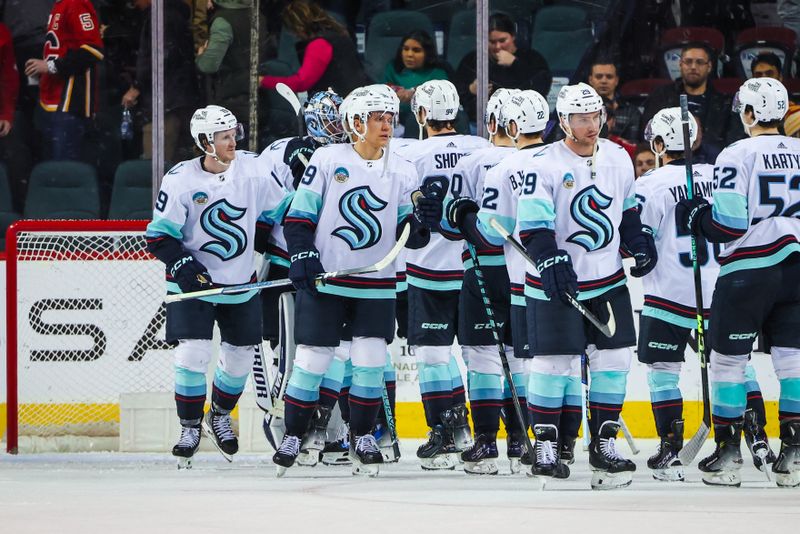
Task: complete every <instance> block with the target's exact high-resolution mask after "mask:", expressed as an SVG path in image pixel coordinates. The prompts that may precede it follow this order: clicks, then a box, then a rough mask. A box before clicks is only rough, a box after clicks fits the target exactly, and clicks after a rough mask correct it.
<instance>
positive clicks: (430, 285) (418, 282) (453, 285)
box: [406, 273, 462, 291]
mask: <svg viewBox="0 0 800 534" xmlns="http://www.w3.org/2000/svg"><path fill="white" fill-rule="evenodd" d="M406 282H407V283H408V285H411V286H414V287H419V288H422V289H429V290H431V291H460V290H461V284H462V280H447V281H444V282H436V281H433V280H423V279H422V278H416V277H415V276H412V275H410V274H407V273H406Z"/></svg>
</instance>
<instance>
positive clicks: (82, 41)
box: [39, 0, 103, 117]
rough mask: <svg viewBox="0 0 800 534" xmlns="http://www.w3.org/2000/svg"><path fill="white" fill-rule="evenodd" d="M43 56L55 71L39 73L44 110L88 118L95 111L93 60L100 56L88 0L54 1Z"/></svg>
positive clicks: (97, 27)
mask: <svg viewBox="0 0 800 534" xmlns="http://www.w3.org/2000/svg"><path fill="white" fill-rule="evenodd" d="M44 59H45V60H47V61H49V60H51V59H52V60H54V61H55V65H56V73H55V74H50V73H49V72H48V73H45V74H42V78H41V81H40V83H39V100H40V103H41V106H42V107H43V108H44V109H45V110H46V111H63V112H68V113H74V114H76V115H81V116H83V117H90V116H91V115H93V114H94V112H95V111H96V110H97V63H98V62H99V61H101V60H102V59H103V40H102V39H101V38H100V23H99V22H98V20H97V13H96V12H95V10H94V7H93V6H92V3H91V2H90V1H89V0H56V3H55V4H54V5H53V9H52V11H50V19H49V21H48V23H47V36H46V38H45V43H44Z"/></svg>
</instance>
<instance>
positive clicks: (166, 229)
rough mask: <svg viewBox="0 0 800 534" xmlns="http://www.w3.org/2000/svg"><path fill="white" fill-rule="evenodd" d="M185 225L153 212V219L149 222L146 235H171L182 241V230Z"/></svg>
mask: <svg viewBox="0 0 800 534" xmlns="http://www.w3.org/2000/svg"><path fill="white" fill-rule="evenodd" d="M182 228H183V226H182V225H180V224H178V223H176V222H173V221H170V220H169V219H165V218H164V217H160V216H159V215H155V214H153V220H152V221H150V222H149V223H148V224H147V230H146V231H145V235H147V236H148V237H160V236H164V235H166V236H169V237H174V238H175V239H177V240H179V241H182V240H183V233H182V232H181V230H182Z"/></svg>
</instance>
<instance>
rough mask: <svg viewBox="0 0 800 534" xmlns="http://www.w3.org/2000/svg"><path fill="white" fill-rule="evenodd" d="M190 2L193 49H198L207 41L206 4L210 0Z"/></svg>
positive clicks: (193, 0)
mask: <svg viewBox="0 0 800 534" xmlns="http://www.w3.org/2000/svg"><path fill="white" fill-rule="evenodd" d="M191 3H192V20H191V28H192V39H193V41H194V49H195V50H200V48H202V46H203V45H204V44H205V42H206V41H208V5H209V4H210V3H211V2H210V0H191Z"/></svg>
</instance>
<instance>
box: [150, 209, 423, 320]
mask: <svg viewBox="0 0 800 534" xmlns="http://www.w3.org/2000/svg"><path fill="white" fill-rule="evenodd" d="M410 234H411V225H409V224H406V225H405V226H404V227H403V231H402V232H401V233H400V238H399V239H398V240H397V242H396V243H395V244H394V246H393V247H392V249H391V250H390V251H389V253H388V254H386V256H384V257H383V258H382V259H381V260H379V261H378V262H376V263H373V264H372V265H367V266H365V267H353V268H350V269H342V270H341V271H329V272H327V273H321V274H319V275H317V279H316V282H317V284H320V283H323V282H325V280H328V279H329V278H338V277H340V276H350V275H354V274H368V273H375V272H378V271H381V270H383V269H385V268H386V267H388V266H389V265H391V263H392V262H393V261H394V260H395V258H396V257H397V255H398V254H400V251H401V250H402V249H403V247H405V246H406V241H408V237H409V235H410ZM291 284H292V281H291V280H290V279H288V278H282V279H280V280H268V281H266V282H253V283H251V284H240V285H235V286H225V287H215V288H214V289H204V290H202V291H192V292H191V293H176V294H174V295H167V297H166V298H165V299H164V302H166V303H167V304H169V303H171V302H180V301H183V300H190V299H196V298H200V297H211V296H214V295H229V294H231V293H242V292H244V291H250V290H256V291H261V290H262V289H266V288H268V287H281V286H288V285H291Z"/></svg>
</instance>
